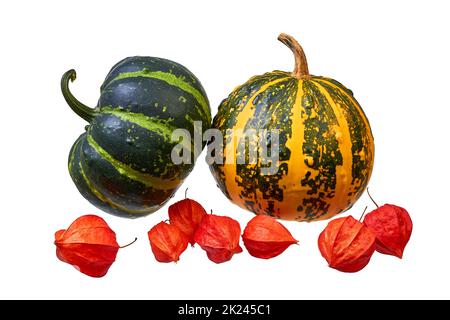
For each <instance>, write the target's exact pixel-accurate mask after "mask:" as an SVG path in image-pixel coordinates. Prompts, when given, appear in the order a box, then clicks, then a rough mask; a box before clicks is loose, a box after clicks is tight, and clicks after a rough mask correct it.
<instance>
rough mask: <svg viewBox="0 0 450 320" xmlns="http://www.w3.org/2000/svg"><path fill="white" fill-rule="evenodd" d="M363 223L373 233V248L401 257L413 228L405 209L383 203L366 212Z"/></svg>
mask: <svg viewBox="0 0 450 320" xmlns="http://www.w3.org/2000/svg"><path fill="white" fill-rule="evenodd" d="M364 224H365V225H366V226H367V228H369V229H370V230H371V231H372V232H373V233H374V234H375V236H376V241H375V249H376V250H377V251H378V252H380V253H383V254H389V255H393V256H396V257H398V258H400V259H401V258H402V257H403V251H404V249H405V247H406V244H407V243H408V241H409V238H410V237H411V233H412V228H413V223H412V220H411V217H410V216H409V214H408V212H407V211H406V210H405V209H403V208H402V207H398V206H395V205H392V204H385V205H383V206H381V207H379V208H377V209H375V210H374V211H372V212H370V213H368V214H367V215H366V217H365V218H364Z"/></svg>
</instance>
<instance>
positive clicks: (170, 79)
mask: <svg viewBox="0 0 450 320" xmlns="http://www.w3.org/2000/svg"><path fill="white" fill-rule="evenodd" d="M137 77H144V78H153V79H158V80H162V81H164V82H166V83H168V84H170V85H171V86H174V87H177V88H180V89H181V90H183V91H185V92H187V93H189V94H191V95H193V96H194V98H195V99H196V100H197V102H198V103H199V104H200V106H201V108H202V113H203V115H204V116H206V117H207V119H208V122H211V111H210V109H209V103H208V101H207V100H206V98H205V97H204V96H203V94H202V93H201V92H200V91H198V90H197V89H196V88H194V87H193V86H192V85H190V84H189V83H188V82H186V81H184V79H182V78H179V77H177V76H175V75H173V74H171V73H167V72H162V71H150V70H147V69H143V70H139V71H133V72H124V73H120V74H119V75H118V76H117V77H115V78H114V79H112V80H111V81H110V82H109V83H108V86H109V85H111V84H112V83H114V82H115V81H118V80H121V79H127V78H137Z"/></svg>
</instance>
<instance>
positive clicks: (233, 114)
mask: <svg viewBox="0 0 450 320" xmlns="http://www.w3.org/2000/svg"><path fill="white" fill-rule="evenodd" d="M213 128H217V129H219V130H221V132H222V134H223V135H224V141H225V145H226V148H234V152H233V153H231V154H233V155H234V159H235V161H234V162H233V161H231V162H232V163H227V160H226V156H227V154H226V153H227V152H228V151H226V152H225V153H224V157H225V160H224V164H212V165H211V171H212V173H213V175H214V177H215V179H216V181H217V183H218V186H219V188H220V189H221V190H222V191H223V193H224V194H225V195H226V196H227V197H228V198H229V199H230V200H231V201H232V202H234V203H235V204H237V205H239V206H241V207H242V208H246V209H248V210H250V211H253V212H254V213H256V214H267V215H273V216H276V217H278V218H282V219H287V220H299V221H303V220H306V221H311V220H320V219H327V218H329V217H331V216H333V215H335V214H337V213H339V212H341V211H344V210H347V209H349V208H350V207H351V206H352V205H353V203H354V202H355V201H356V200H357V199H358V198H359V196H360V195H361V194H362V192H363V191H364V189H365V187H366V186H367V184H368V182H369V178H370V175H371V171H372V167H373V161H374V142H373V137H372V133H371V129H370V125H369V122H368V120H367V118H366V116H365V115H364V112H363V110H362V109H361V107H360V105H359V104H358V102H357V101H356V100H355V98H354V97H353V94H352V92H351V91H350V90H348V89H347V88H345V87H344V86H343V85H342V84H340V83H339V82H337V81H335V80H333V79H329V78H324V77H318V76H312V75H309V74H307V75H304V76H300V77H298V76H293V74H292V73H288V72H283V71H274V72H270V73H266V74H264V75H261V76H255V77H253V78H251V79H250V80H249V81H247V82H246V83H245V84H243V85H242V86H240V87H238V88H236V89H235V90H234V91H233V92H232V93H231V94H230V95H229V96H228V98H227V99H225V100H224V101H223V102H222V103H221V105H220V106H219V111H218V113H217V115H216V116H215V118H214V120H213ZM227 129H232V130H233V131H236V130H238V129H241V130H248V129H256V130H259V129H268V130H271V129H278V130H279V143H280V153H279V163H278V164H277V166H278V172H277V173H276V174H274V175H262V174H261V167H262V165H261V163H260V161H258V163H257V164H237V161H236V159H238V157H239V152H240V150H239V149H238V148H236V146H237V145H238V143H240V141H236V142H235V143H234V144H233V141H232V139H231V138H230V136H228V135H227Z"/></svg>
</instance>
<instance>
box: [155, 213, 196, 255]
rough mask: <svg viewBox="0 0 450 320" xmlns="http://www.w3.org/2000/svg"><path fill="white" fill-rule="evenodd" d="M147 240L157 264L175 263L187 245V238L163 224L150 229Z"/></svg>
mask: <svg viewBox="0 0 450 320" xmlns="http://www.w3.org/2000/svg"><path fill="white" fill-rule="evenodd" d="M148 239H149V241H150V246H151V248H152V251H153V254H154V255H155V259H156V260H157V261H159V262H177V261H178V260H180V255H181V254H182V253H183V252H184V250H186V248H187V245H188V243H189V238H188V237H187V236H186V235H185V234H184V233H183V232H182V231H181V230H180V229H179V228H178V227H176V226H173V225H170V224H168V223H165V222H160V223H158V224H157V225H155V226H154V227H153V228H151V229H150V231H149V232H148Z"/></svg>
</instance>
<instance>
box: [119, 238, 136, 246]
mask: <svg viewBox="0 0 450 320" xmlns="http://www.w3.org/2000/svg"><path fill="white" fill-rule="evenodd" d="M136 241H137V238H134V240H133V241H131V242H130V243H129V244H126V245H124V246H121V247H119V248H120V249H123V248H126V247H128V246H131V245H132V244H133V243H135V242H136Z"/></svg>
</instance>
